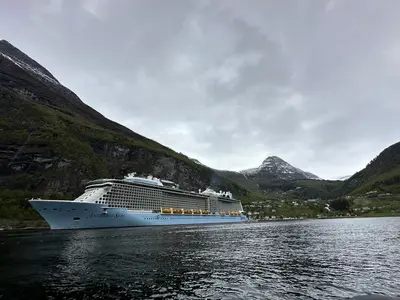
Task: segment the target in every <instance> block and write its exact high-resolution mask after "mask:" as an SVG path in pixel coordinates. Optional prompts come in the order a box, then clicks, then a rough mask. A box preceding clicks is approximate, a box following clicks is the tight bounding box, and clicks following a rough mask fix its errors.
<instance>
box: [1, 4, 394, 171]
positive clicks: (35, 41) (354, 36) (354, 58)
mask: <svg viewBox="0 0 400 300" xmlns="http://www.w3.org/2000/svg"><path fill="white" fill-rule="evenodd" d="M49 3H50V4H51V5H50V6H49ZM1 5H2V7H1V8H2V9H0V35H2V37H3V38H6V39H8V40H10V42H12V43H14V44H15V45H16V46H17V47H20V48H21V50H23V51H25V52H27V54H29V55H31V56H32V57H34V58H35V59H37V60H38V61H39V62H40V63H42V64H43V65H44V66H45V67H46V68H48V69H49V70H50V71H51V72H52V73H53V74H54V75H55V76H56V77H57V78H58V79H59V80H60V81H61V82H62V83H64V84H65V85H66V86H68V87H70V88H71V89H73V90H74V91H75V92H76V93H77V94H78V95H79V96H81V98H82V99H83V101H85V102H86V103H88V104H89V105H91V106H93V107H94V108H95V109H98V110H99V111H100V112H101V113H103V114H105V115H106V116H107V117H110V118H112V119H114V120H116V121H118V122H121V123H123V124H125V125H126V126H129V127H130V128H131V129H132V130H134V131H137V132H139V133H142V134H145V135H146V136H148V137H150V138H155V139H156V140H158V141H159V142H162V143H164V144H166V145H167V146H169V147H172V148H174V149H176V150H177V151H181V152H184V153H186V154H187V155H189V156H191V157H196V158H198V159H199V160H200V161H202V162H203V163H206V164H209V165H210V166H212V167H216V168H222V169H241V168H248V167H252V166H256V165H257V164H259V163H260V162H261V161H262V159H263V158H264V157H265V156H266V155H277V156H281V157H282V158H283V159H287V160H288V161H289V162H290V163H292V164H294V165H296V166H298V167H300V168H304V169H306V170H307V171H311V172H314V173H316V174H318V175H320V176H322V177H332V176H339V175H346V174H348V173H352V172H355V171H357V170H358V169H359V168H361V167H363V164H365V163H367V162H368V160H369V159H371V158H372V157H374V156H375V155H376V154H378V153H379V151H381V150H383V148H384V147H386V146H388V145H390V144H391V143H394V142H396V141H397V139H398V135H397V134H396V130H395V129H396V128H397V127H398V126H399V125H400V118H398V117H397V114H398V111H399V109H400V107H399V103H400V102H399V101H398V99H397V97H398V94H399V92H400V86H399V85H398V82H399V79H400V71H399V70H400V69H399V65H400V54H399V53H400V52H399V51H400V39H399V38H398V37H399V36H400V18H398V16H397V14H398V9H399V8H400V7H399V6H400V5H399V2H398V1H396V0H384V1H373V0H370V1H365V0H355V1H344V0H330V1H295V0H293V1H261V0H260V1H251V2H246V1H239V0H238V1H187V0H181V1H178V0H177V1H161V0H151V1H128V0H120V1H111V0H109V1H108V0H85V1H76V0H68V1H66V0H64V1H62V0H59V1H55V2H49V1H44V0H43V1H42V0H33V1H30V2H29V3H28V4H26V5H21V4H19V3H18V2H15V1H11V0H10V1H2V2H1ZM3 8H5V9H3Z"/></svg>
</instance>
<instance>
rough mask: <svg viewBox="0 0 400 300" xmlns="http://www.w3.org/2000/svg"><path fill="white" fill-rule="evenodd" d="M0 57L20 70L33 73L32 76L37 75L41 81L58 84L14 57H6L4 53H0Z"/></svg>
mask: <svg viewBox="0 0 400 300" xmlns="http://www.w3.org/2000/svg"><path fill="white" fill-rule="evenodd" d="M0 56H3V57H4V58H6V59H8V60H10V61H11V62H12V63H14V64H15V65H17V66H18V67H20V68H21V69H24V70H26V71H28V72H30V73H33V74H34V75H38V76H40V77H41V78H42V79H44V80H46V81H48V82H51V83H52V84H56V85H59V84H60V83H59V82H58V81H57V80H55V79H53V78H51V77H50V76H47V75H46V74H44V73H43V72H41V71H40V70H39V69H37V68H34V67H32V66H30V65H29V64H27V63H25V62H23V61H21V60H19V59H17V58H15V57H11V56H8V55H6V54H4V53H1V52H0Z"/></svg>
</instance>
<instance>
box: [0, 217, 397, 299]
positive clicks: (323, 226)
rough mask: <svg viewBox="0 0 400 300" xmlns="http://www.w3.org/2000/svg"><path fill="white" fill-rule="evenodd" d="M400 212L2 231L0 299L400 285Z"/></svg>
mask: <svg viewBox="0 0 400 300" xmlns="http://www.w3.org/2000/svg"><path fill="white" fill-rule="evenodd" d="M399 245H400V218H376V219H372V218H370V219H336V220H304V221H286V222H285V221H282V222H269V223H250V224H231V225H207V226H195V227H194V226H184V227H179V226H177V227H152V228H130V229H104V230H81V231H59V232H51V231H41V232H13V233H2V234H1V235H0V270H1V271H0V295H1V296H2V297H1V296H0V299H2V300H4V299H343V298H347V297H351V296H355V295H363V294H369V293H376V294H382V295H389V296H398V295H399V294H400V251H399Z"/></svg>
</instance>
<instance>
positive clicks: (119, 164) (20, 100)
mask: <svg viewBox="0 0 400 300" xmlns="http://www.w3.org/2000/svg"><path fill="white" fill-rule="evenodd" d="M114 101H115V102H116V103H117V102H118V98H116V99H114ZM132 171H135V172H137V173H138V174H143V175H147V174H153V175H154V176H157V177H163V178H165V179H168V180H172V181H175V182H178V183H179V184H180V186H181V187H182V188H185V189H190V190H195V191H197V190H198V189H205V188H206V187H208V186H210V187H213V188H216V189H222V190H230V191H231V192H232V193H233V194H234V195H235V196H237V197H241V196H246V195H247V194H248V191H247V190H246V189H245V188H243V187H242V186H240V185H239V184H237V183H236V182H234V181H232V180H230V179H228V178H226V177H223V176H221V174H219V173H217V172H216V171H215V170H213V169H211V168H208V167H206V166H204V165H202V164H199V163H198V162H196V161H193V160H191V159H190V158H188V157H187V156H185V155H183V154H181V153H177V152H175V151H173V150H172V149H170V148H168V147H165V146H163V145H161V144H159V143H157V142H155V141H153V140H150V139H148V138H146V137H144V136H142V135H140V134H138V133H135V132H133V131H132V130H130V129H128V128H126V127H124V126H122V125H120V124H118V123H116V122H113V121H111V120H109V119H107V118H105V117H104V116H103V115H101V114H100V113H99V112H97V111H96V110H94V109H92V108H91V107H89V106H88V105H86V104H85V103H83V102H82V101H81V99H79V97H78V96H77V95H76V94H75V93H73V92H72V91H71V90H69V89H68V88H67V87H65V86H63V85H62V84H61V83H60V82H59V81H58V80H57V79H56V78H55V77H54V76H53V75H52V74H51V73H50V72H49V71H48V70H47V69H45V68H44V67H43V66H41V65H40V64H39V63H38V62H36V61H35V60H33V59H32V58H30V57H29V56H27V55H26V54H24V53H23V52H22V51H20V50H19V49H17V48H16V47H14V46H13V45H11V44H10V43H8V42H7V41H4V40H2V41H0V187H1V188H0V219H1V218H2V217H4V215H6V216H7V214H10V211H11V209H10V208H9V207H5V206H4V205H5V204H4V203H5V201H6V200H5V199H8V200H10V201H13V200H12V199H14V198H15V197H16V198H18V197H22V196H21V195H24V197H30V196H33V195H35V196H40V197H42V198H48V197H51V198H59V199H61V198H73V197H76V196H78V195H79V194H80V193H82V191H83V188H84V185H85V183H86V182H87V181H88V180H92V179H95V178H99V177H112V178H121V177H123V176H124V175H126V174H127V173H128V172H132ZM21 193H22V194H21ZM17 194H18V195H19V196H18V197H17V196H15V195H17ZM14 196H15V197H14ZM8 200H7V201H8ZM2 203H3V206H2ZM9 203H11V202H9ZM18 205H22V206H23V205H26V203H22V202H21V203H19V204H18ZM15 213H16V214H17V213H19V212H18V210H15Z"/></svg>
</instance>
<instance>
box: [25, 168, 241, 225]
mask: <svg viewBox="0 0 400 300" xmlns="http://www.w3.org/2000/svg"><path fill="white" fill-rule="evenodd" d="M29 202H30V203H31V205H32V206H33V208H34V209H35V210H36V211H37V212H38V213H39V214H40V215H41V216H42V217H43V218H44V219H45V220H46V222H47V223H48V224H49V225H50V228H51V229H86V228H112V227H135V226H154V225H189V224H211V223H213V224H215V223H235V222H247V221H248V218H247V216H245V215H244V212H243V207H242V204H241V202H240V200H237V199H234V198H233V196H232V193H230V192H222V191H220V192H216V191H214V190H212V189H209V188H208V189H206V190H204V191H201V190H199V191H198V192H191V191H185V190H182V189H179V185H177V184H175V183H174V182H172V181H168V180H162V179H159V178H155V177H153V176H151V175H150V176H147V177H140V176H136V174H135V173H131V174H128V175H127V176H125V177H124V178H123V179H97V180H93V181H89V182H88V183H87V184H86V186H85V192H84V193H83V194H82V195H81V196H79V197H78V198H76V199H75V200H73V201H68V200H42V199H31V200H29Z"/></svg>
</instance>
